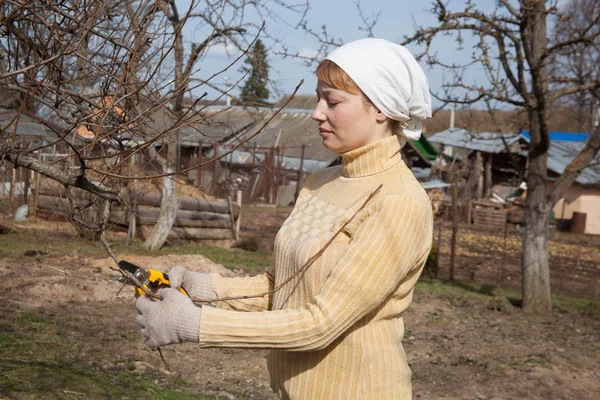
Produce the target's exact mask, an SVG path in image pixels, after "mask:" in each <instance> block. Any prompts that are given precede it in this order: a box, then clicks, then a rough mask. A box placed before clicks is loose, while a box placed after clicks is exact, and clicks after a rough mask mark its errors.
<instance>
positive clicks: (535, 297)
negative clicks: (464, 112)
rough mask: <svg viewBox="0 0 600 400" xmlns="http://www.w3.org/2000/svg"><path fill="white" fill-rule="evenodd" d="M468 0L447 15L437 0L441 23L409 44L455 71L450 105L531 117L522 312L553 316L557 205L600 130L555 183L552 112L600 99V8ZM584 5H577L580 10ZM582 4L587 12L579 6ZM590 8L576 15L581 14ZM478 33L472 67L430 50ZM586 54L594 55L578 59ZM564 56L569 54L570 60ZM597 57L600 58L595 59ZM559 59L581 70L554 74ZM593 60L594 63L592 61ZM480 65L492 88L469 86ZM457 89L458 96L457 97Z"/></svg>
mask: <svg viewBox="0 0 600 400" xmlns="http://www.w3.org/2000/svg"><path fill="white" fill-rule="evenodd" d="M475 3H476V2H474V1H472V0H468V1H467V2H466V5H463V4H462V2H461V5H460V6H459V8H458V11H451V10H449V9H448V4H447V2H446V1H444V0H435V1H434V2H433V8H432V12H433V13H434V14H435V16H436V17H437V18H436V20H437V22H436V24H435V25H433V26H431V27H418V28H417V31H416V33H415V34H414V35H413V36H412V37H408V38H406V41H405V44H407V43H411V42H412V43H416V44H420V45H423V46H424V53H423V54H422V56H425V57H426V60H427V61H428V63H430V64H431V65H437V66H441V67H444V68H447V69H449V70H450V71H452V73H453V74H454V77H455V78H454V79H453V80H452V81H450V82H449V83H446V84H444V85H443V90H444V94H442V95H441V96H437V97H438V98H440V100H442V101H443V102H448V103H458V104H466V105H471V104H475V103H478V102H485V103H486V104H487V105H488V107H489V108H490V111H494V110H492V106H491V105H490V104H504V105H510V106H515V107H517V108H518V109H520V110H522V112H523V113H524V115H525V116H526V119H527V121H526V125H525V126H526V127H527V128H528V130H529V133H530V135H531V141H530V144H529V152H528V157H527V158H528V160H527V161H528V166H527V171H526V175H525V176H526V181H527V198H526V201H525V229H524V231H523V238H522V240H523V257H522V275H523V308H524V310H526V311H529V312H535V313H547V312H549V311H550V310H551V305H552V304H551V297H550V269H549V262H548V236H549V233H548V219H549V216H550V212H551V210H552V207H553V206H554V205H555V204H556V202H557V201H558V200H559V199H560V198H561V197H562V196H563V195H564V193H565V191H566V189H567V188H568V187H569V186H570V185H571V184H572V183H573V182H574V181H575V179H576V178H577V177H578V176H579V174H580V173H581V171H582V170H583V169H584V168H586V167H587V166H588V165H589V164H590V161H592V160H593V159H594V157H595V156H596V154H597V153H598V151H599V150H600V126H598V127H596V129H595V131H594V133H593V135H592V137H591V138H590V140H589V141H588V142H587V144H586V145H585V147H584V148H583V150H582V151H581V153H579V155H577V157H575V158H574V160H573V161H572V162H571V163H570V164H569V165H568V166H567V167H566V168H565V171H564V173H563V174H562V175H561V176H560V178H558V179H557V180H556V181H555V182H553V183H551V182H550V181H549V180H548V168H547V166H548V149H549V147H550V129H549V125H548V121H549V115H550V112H551V109H552V106H553V105H555V104H557V102H558V101H559V100H560V99H561V98H564V97H566V96H574V95H577V94H579V95H580V96H582V98H587V99H592V100H593V99H595V97H594V96H595V94H596V92H597V91H598V90H600V76H598V74H597V73H596V72H597V66H596V68H595V69H594V68H592V69H590V68H589V67H588V65H590V64H593V61H592V62H589V61H590V60H597V54H598V51H599V49H600V46H598V41H599V39H600V31H599V30H598V29H596V28H597V26H598V23H599V22H600V7H598V5H597V1H591V0H590V1H589V2H586V1H579V0H573V1H572V2H571V4H570V5H569V6H568V7H562V8H561V7H558V6H557V1H556V0H545V1H540V0H519V2H518V3H517V2H512V1H509V0H499V1H497V2H496V3H495V4H496V8H495V9H494V10H493V11H490V12H484V11H482V10H481V9H478V8H477V6H476V5H475ZM576 3H577V4H576ZM580 5H582V7H580ZM578 8H580V9H582V10H585V11H584V12H583V13H581V14H579V15H576V16H573V14H572V12H573V10H576V9H578ZM553 21H558V24H557V25H556V27H557V29H556V30H555V31H554V32H552V33H551V34H550V35H549V32H551V29H548V28H549V22H550V23H551V22H553ZM465 32H470V33H472V34H473V38H474V42H475V43H474V45H473V50H472V59H471V60H469V61H468V62H466V63H465V65H457V64H456V63H453V62H448V61H443V60H441V59H439V58H438V57H437V54H434V53H433V51H432V50H431V44H432V41H433V40H434V39H435V38H437V37H441V36H447V35H456V36H455V37H456V39H457V46H462V45H463V44H464V42H463V34H464V33H465ZM578 52H579V53H580V54H587V55H588V57H586V58H585V59H583V58H577V57H575V58H573V56H574V55H577V54H578ZM565 54H567V56H566V57H565ZM592 54H593V55H592ZM556 60H567V61H569V60H570V61H571V62H573V61H577V62H578V64H577V67H578V68H568V69H566V70H565V68H559V67H555V68H552V65H553V64H552V63H553V62H556ZM586 60H587V61H586ZM472 65H477V66H478V67H479V68H481V70H482V71H484V72H485V73H486V77H487V82H483V83H482V82H480V81H469V80H468V79H467V75H466V74H467V73H468V72H467V70H468V68H469V67H470V66H472ZM453 89H458V92H459V93H458V94H455V93H453Z"/></svg>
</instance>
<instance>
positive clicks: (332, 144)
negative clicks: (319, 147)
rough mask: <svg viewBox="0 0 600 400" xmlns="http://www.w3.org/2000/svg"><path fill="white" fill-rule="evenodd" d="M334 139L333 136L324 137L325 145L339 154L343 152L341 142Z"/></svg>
mask: <svg viewBox="0 0 600 400" xmlns="http://www.w3.org/2000/svg"><path fill="white" fill-rule="evenodd" d="M333 139H334V138H332V137H324V138H323V147H325V148H326V149H327V150H331V151H333V152H335V153H338V154H340V153H343V150H342V146H341V144H340V142H339V141H337V140H333Z"/></svg>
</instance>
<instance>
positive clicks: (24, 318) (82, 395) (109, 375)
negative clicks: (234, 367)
mask: <svg viewBox="0 0 600 400" xmlns="http://www.w3.org/2000/svg"><path fill="white" fill-rule="evenodd" d="M9 332H10V333H9ZM77 352H78V350H77V346H76V345H75V344H73V343H70V342H69V341H68V340H65V339H64V338H63V337H62V336H61V335H60V332H59V330H58V329H57V328H56V326H55V325H54V323H53V321H52V320H51V319H49V318H47V317H46V316H44V315H43V314H41V313H35V312H25V313H12V312H10V311H7V310H3V312H2V313H1V314H0V398H5V397H6V398H10V399H15V400H16V399H34V398H35V399H65V398H71V399H89V398H93V399H115V398H116V399H166V400H170V399H173V400H175V399H205V400H208V399H215V397H214V396H206V395H202V394H199V393H196V392H194V391H192V390H190V384H189V383H188V382H185V381H182V380H181V379H180V378H179V379H178V380H177V381H175V380H174V379H171V378H165V377H164V376H162V375H160V374H159V373H140V372H136V371H131V370H129V369H128V368H126V367H114V368H111V369H110V370H106V369H101V368H99V367H95V366H89V365H88V364H87V363H86V362H85V361H86V360H80V359H79V357H78V354H77ZM159 382H160V383H159Z"/></svg>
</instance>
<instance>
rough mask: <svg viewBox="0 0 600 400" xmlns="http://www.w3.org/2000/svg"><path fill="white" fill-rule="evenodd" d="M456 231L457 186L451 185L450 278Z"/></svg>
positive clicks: (452, 272) (451, 275)
mask: <svg viewBox="0 0 600 400" xmlns="http://www.w3.org/2000/svg"><path fill="white" fill-rule="evenodd" d="M457 233H458V187H457V186H456V183H455V184H454V185H452V239H451V242H450V271H449V276H450V280H451V281H453V280H454V265H455V261H456V234H457Z"/></svg>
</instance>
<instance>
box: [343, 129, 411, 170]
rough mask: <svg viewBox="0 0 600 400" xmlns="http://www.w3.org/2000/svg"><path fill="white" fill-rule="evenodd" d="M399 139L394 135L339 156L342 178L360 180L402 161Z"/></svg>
mask: <svg viewBox="0 0 600 400" xmlns="http://www.w3.org/2000/svg"><path fill="white" fill-rule="evenodd" d="M400 148H401V146H400V139H399V138H398V136H396V135H392V136H391V137H387V138H384V139H381V140H378V141H377V142H375V143H371V144H368V145H366V146H363V147H359V148H358V149H354V150H350V151H348V152H346V153H343V154H341V156H342V166H343V171H342V176H344V177H346V178H360V177H364V176H369V175H374V174H377V173H379V172H383V171H385V170H387V169H390V168H391V167H393V166H394V165H396V164H398V163H399V162H400V161H402V158H401V156H400Z"/></svg>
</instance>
